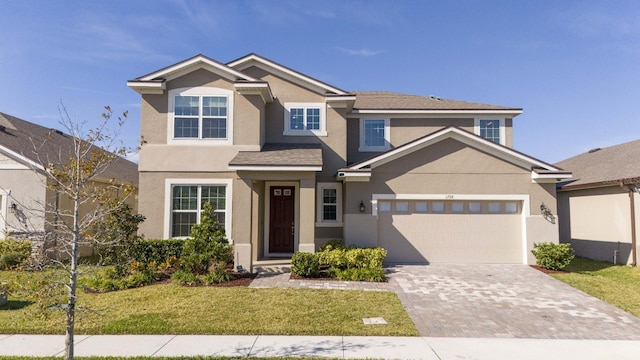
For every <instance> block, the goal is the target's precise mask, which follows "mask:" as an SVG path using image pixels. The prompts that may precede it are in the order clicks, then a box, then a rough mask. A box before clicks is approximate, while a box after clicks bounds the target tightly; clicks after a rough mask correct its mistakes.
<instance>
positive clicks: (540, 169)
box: [338, 126, 571, 182]
mask: <svg viewBox="0 0 640 360" xmlns="http://www.w3.org/2000/svg"><path fill="white" fill-rule="evenodd" d="M449 138H452V139H455V140H458V141H460V142H462V143H464V144H466V145H468V146H471V147H474V148H476V149H478V150H481V151H484V152H486V153H488V154H490V155H493V156H495V157H497V158H500V159H502V160H504V161H507V162H510V163H512V164H514V165H516V166H520V167H522V168H526V169H530V170H531V177H532V179H533V180H534V181H538V182H546V181H549V180H553V181H555V180H556V179H567V178H570V177H571V173H570V172H567V171H564V170H562V169H561V168H558V167H556V166H553V165H551V164H548V163H546V162H544V161H541V160H538V159H535V158H533V157H530V156H528V155H526V154H523V153H521V152H519V151H516V150H513V149H511V148H509V147H506V146H503V145H500V144H496V143H494V142H492V141H489V140H486V139H484V138H482V137H480V136H478V135H475V134H472V133H470V132H468V131H465V130H462V129H460V128H458V127H455V126H449V127H446V128H443V129H440V130H438V131H435V132H433V133H431V134H428V135H425V136H423V137H421V138H418V139H416V140H414V141H411V142H408V143H406V144H404V145H401V146H398V147H397V148H394V149H391V150H388V151H386V152H383V153H381V154H379V155H376V156H374V157H372V158H370V159H367V160H364V161H360V162H358V163H355V164H352V165H351V166H349V167H347V168H344V169H340V170H339V171H338V177H342V178H348V177H350V176H353V177H354V178H362V177H366V176H367V175H366V173H367V169H368V170H369V172H370V171H371V169H373V168H376V167H378V166H381V165H384V164H386V163H389V162H391V161H394V160H396V159H398V158H401V157H403V156H406V155H409V154H411V153H413V152H414V151H417V150H420V149H423V148H425V147H427V146H430V145H432V144H435V143H438V142H440V141H442V140H444V139H449Z"/></svg>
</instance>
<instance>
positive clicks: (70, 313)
mask: <svg viewBox="0 0 640 360" xmlns="http://www.w3.org/2000/svg"><path fill="white" fill-rule="evenodd" d="M79 207H80V200H79V199H78V198H77V197H76V198H75V199H74V204H73V210H74V212H73V239H72V243H71V268H70V270H69V300H68V301H67V327H66V334H65V341H64V345H65V346H64V358H65V360H73V357H74V355H73V346H74V344H73V335H74V327H75V314H76V280H77V276H78V273H77V270H78V243H79V241H80V227H79V214H80V213H79Z"/></svg>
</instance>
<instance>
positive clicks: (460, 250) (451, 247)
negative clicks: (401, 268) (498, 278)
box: [378, 200, 522, 264]
mask: <svg viewBox="0 0 640 360" xmlns="http://www.w3.org/2000/svg"><path fill="white" fill-rule="evenodd" d="M521 212H522V202H520V201H398V200H394V201H378V241H379V244H380V246H382V247H384V248H385V249H387V252H388V255H387V262H388V263H396V264H402V263H522V231H521V229H522V215H521Z"/></svg>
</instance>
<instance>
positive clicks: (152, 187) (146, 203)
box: [138, 172, 235, 239]
mask: <svg viewBox="0 0 640 360" xmlns="http://www.w3.org/2000/svg"><path fill="white" fill-rule="evenodd" d="M166 179H189V180H192V179H202V180H208V179H235V173H233V172H220V173H185V172H140V183H139V189H140V195H139V196H138V199H139V200H138V212H139V213H140V214H142V215H144V216H145V217H146V220H145V221H144V222H143V223H142V224H141V225H140V227H139V229H138V233H139V234H144V236H145V237H146V238H148V239H162V238H164V237H165V236H164V231H165V226H168V224H165V214H166V212H167V211H169V209H167V205H166V204H167V202H166V199H165V191H166ZM234 185H235V182H234V183H232V186H233V189H234V190H233V191H235V186H234ZM231 195H232V194H231ZM227 196H229V194H227ZM234 212H235V210H234ZM232 215H235V213H234V214H232ZM233 223H235V221H234V222H233ZM232 226H235V225H234V224H232ZM233 235H235V234H233Z"/></svg>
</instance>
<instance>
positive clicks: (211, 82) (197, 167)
mask: <svg viewBox="0 0 640 360" xmlns="http://www.w3.org/2000/svg"><path fill="white" fill-rule="evenodd" d="M190 87H213V88H219V89H224V90H229V91H233V117H232V121H233V144H234V145H235V146H233V145H214V142H213V141H207V140H200V141H199V142H200V143H198V144H197V145H193V144H188V145H182V144H179V143H177V144H170V145H168V146H167V131H171V130H172V129H169V128H168V126H169V124H170V119H169V115H168V106H169V97H168V94H169V91H171V90H173V89H180V88H190ZM264 116H265V112H264V103H263V101H262V99H261V98H260V96H258V95H249V96H245V95H240V94H238V93H237V92H236V91H235V88H234V85H233V83H232V82H231V81H229V80H227V79H225V78H222V77H220V76H218V75H216V74H213V73H211V72H209V71H206V70H204V69H199V70H195V71H193V72H191V73H188V74H186V75H184V76H181V77H179V78H176V79H174V80H171V81H168V82H167V89H166V90H165V91H164V93H163V94H161V95H143V96H142V108H141V124H140V136H141V138H142V139H143V142H144V143H143V146H142V148H141V149H140V161H139V164H140V171H226V170H228V167H227V164H228V163H229V161H230V160H231V159H232V158H233V157H234V156H235V155H236V154H237V153H238V151H257V150H259V149H260V147H261V145H262V144H263V143H264V138H265V134H264V130H265V128H264V125H263V123H264V121H263V120H264ZM189 141H192V140H189ZM158 145H160V146H158ZM185 159H188V160H189V161H185ZM212 159H216V161H212Z"/></svg>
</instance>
